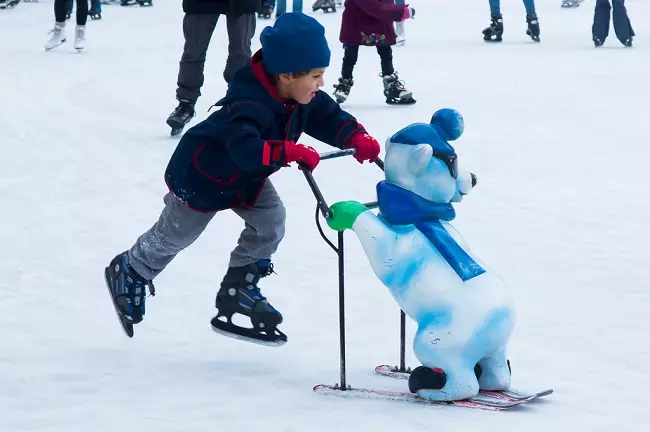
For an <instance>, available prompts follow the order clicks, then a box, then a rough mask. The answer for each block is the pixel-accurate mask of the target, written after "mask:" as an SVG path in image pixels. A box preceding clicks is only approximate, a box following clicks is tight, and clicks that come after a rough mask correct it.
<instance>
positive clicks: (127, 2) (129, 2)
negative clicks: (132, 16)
mask: <svg viewBox="0 0 650 432" xmlns="http://www.w3.org/2000/svg"><path fill="white" fill-rule="evenodd" d="M134 4H136V0H120V6H133V5H134Z"/></svg>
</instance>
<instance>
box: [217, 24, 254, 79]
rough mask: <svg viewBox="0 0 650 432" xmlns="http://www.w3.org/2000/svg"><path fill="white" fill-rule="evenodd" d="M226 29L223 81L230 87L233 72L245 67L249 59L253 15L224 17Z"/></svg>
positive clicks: (252, 34)
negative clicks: (226, 45)
mask: <svg viewBox="0 0 650 432" xmlns="http://www.w3.org/2000/svg"><path fill="white" fill-rule="evenodd" d="M226 21H227V28H228V59H227V60H226V67H225V69H224V71H223V79H225V80H226V83H227V84H228V85H230V83H231V82H232V79H233V77H234V76H235V72H237V71H238V70H239V69H241V68H242V67H243V66H246V65H247V64H248V62H249V61H250V58H251V54H252V53H251V39H253V36H255V25H256V16H255V13H246V14H243V15H240V16H231V15H228V16H227V17H226Z"/></svg>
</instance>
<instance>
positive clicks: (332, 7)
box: [311, 0, 336, 13]
mask: <svg viewBox="0 0 650 432" xmlns="http://www.w3.org/2000/svg"><path fill="white" fill-rule="evenodd" d="M311 9H312V11H314V12H316V11H318V10H322V11H323V12H325V13H331V12H336V3H334V0H316V1H315V2H314V4H313V5H312V6H311Z"/></svg>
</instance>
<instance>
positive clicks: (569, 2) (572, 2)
mask: <svg viewBox="0 0 650 432" xmlns="http://www.w3.org/2000/svg"><path fill="white" fill-rule="evenodd" d="M580 3H582V0H562V7H563V8H577V7H578V6H580Z"/></svg>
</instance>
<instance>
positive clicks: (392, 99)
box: [382, 72, 416, 105]
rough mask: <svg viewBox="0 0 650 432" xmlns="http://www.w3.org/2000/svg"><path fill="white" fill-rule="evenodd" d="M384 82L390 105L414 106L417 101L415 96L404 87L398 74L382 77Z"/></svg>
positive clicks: (385, 93) (387, 101)
mask: <svg viewBox="0 0 650 432" xmlns="http://www.w3.org/2000/svg"><path fill="white" fill-rule="evenodd" d="M382 79H383V81H384V96H386V103H387V104H388V105H413V104H414V103H415V102H416V101H415V99H413V94H412V93H411V92H410V91H408V90H407V89H406V88H405V87H404V82H403V81H400V79H399V77H398V76H397V72H393V73H392V74H390V75H384V76H382Z"/></svg>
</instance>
